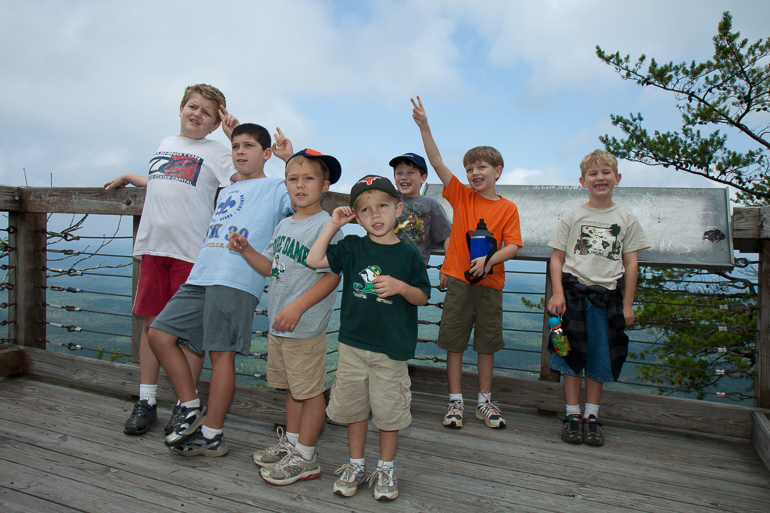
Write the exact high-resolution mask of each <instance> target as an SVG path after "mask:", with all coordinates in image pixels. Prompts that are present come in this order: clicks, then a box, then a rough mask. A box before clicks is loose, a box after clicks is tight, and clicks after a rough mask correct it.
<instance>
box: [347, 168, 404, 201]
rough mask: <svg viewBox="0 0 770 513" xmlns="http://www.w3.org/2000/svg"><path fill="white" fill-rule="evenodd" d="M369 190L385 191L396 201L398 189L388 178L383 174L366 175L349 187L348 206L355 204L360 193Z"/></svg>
mask: <svg viewBox="0 0 770 513" xmlns="http://www.w3.org/2000/svg"><path fill="white" fill-rule="evenodd" d="M371 190H378V191H383V192H387V193H388V194H390V195H391V196H393V197H394V198H396V201H398V191H397V190H396V188H395V187H394V186H393V184H392V183H391V181H390V180H388V179H387V178H385V177H383V176H377V175H366V176H365V177H363V178H361V179H360V180H359V181H357V182H356V183H354V184H353V187H351V188H350V208H353V205H355V203H356V200H357V199H358V197H359V196H360V195H361V194H362V193H364V192H366V191H371Z"/></svg>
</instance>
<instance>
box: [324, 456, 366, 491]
mask: <svg viewBox="0 0 770 513" xmlns="http://www.w3.org/2000/svg"><path fill="white" fill-rule="evenodd" d="M335 474H342V475H341V476H340V477H339V479H337V480H336V481H335V482H334V486H333V487H332V492H334V493H336V494H337V495H342V496H343V497H352V496H354V495H355V494H356V491H357V490H358V485H360V484H361V483H362V482H363V481H364V478H365V477H366V467H365V466H364V465H358V464H356V463H345V464H344V465H342V466H341V467H340V468H338V469H337V471H336V472H335Z"/></svg>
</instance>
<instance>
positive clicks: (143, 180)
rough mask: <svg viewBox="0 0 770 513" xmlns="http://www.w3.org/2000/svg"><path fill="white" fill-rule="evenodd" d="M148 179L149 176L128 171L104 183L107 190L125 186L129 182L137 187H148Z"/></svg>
mask: <svg viewBox="0 0 770 513" xmlns="http://www.w3.org/2000/svg"><path fill="white" fill-rule="evenodd" d="M147 180H148V178H147V177H146V176H140V175H133V174H131V173H126V174H123V175H120V176H118V177H117V178H115V179H114V180H111V181H109V182H107V183H106V184H104V189H105V190H107V191H109V190H112V189H120V188H121V187H125V186H126V185H128V184H131V185H133V186H135V187H147Z"/></svg>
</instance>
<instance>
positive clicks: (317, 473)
mask: <svg viewBox="0 0 770 513" xmlns="http://www.w3.org/2000/svg"><path fill="white" fill-rule="evenodd" d="M259 475H260V476H262V479H264V480H265V481H267V482H268V483H270V484H274V485H278V486H283V485H289V484H292V483H293V482H295V481H307V480H308V479H315V478H317V477H321V465H319V464H318V453H315V454H313V459H312V460H306V459H305V458H303V457H302V455H301V454H300V453H298V452H297V451H296V450H294V449H292V451H291V452H290V453H289V454H287V455H286V457H285V458H283V459H282V460H281V461H279V462H278V463H276V464H275V465H268V466H266V467H262V468H261V469H260V471H259Z"/></svg>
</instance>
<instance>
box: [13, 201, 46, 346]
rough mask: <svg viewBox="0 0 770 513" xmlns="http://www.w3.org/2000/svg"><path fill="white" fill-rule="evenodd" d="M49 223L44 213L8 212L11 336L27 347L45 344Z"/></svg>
mask: <svg viewBox="0 0 770 513" xmlns="http://www.w3.org/2000/svg"><path fill="white" fill-rule="evenodd" d="M46 226H47V219H46V215H45V214H39V213H36V214H31V213H24V212H9V213H8V228H9V230H10V231H9V234H8V244H9V245H10V246H11V247H12V248H13V250H12V251H10V253H9V255H8V265H9V266H10V267H11V272H10V273H9V281H10V283H11V287H10V290H9V291H8V303H9V304H10V305H11V306H10V307H9V308H8V320H9V321H11V324H9V325H8V338H10V339H11V340H12V341H15V343H17V344H19V345H22V346H27V347H41V348H45V334H46V325H45V323H44V321H45V318H46V309H45V298H46V289H45V288H44V286H45V284H46V277H45V276H46V274H45V273H46V271H45V269H46V265H48V262H47V261H46V248H47V245H46V233H45V231H46Z"/></svg>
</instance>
